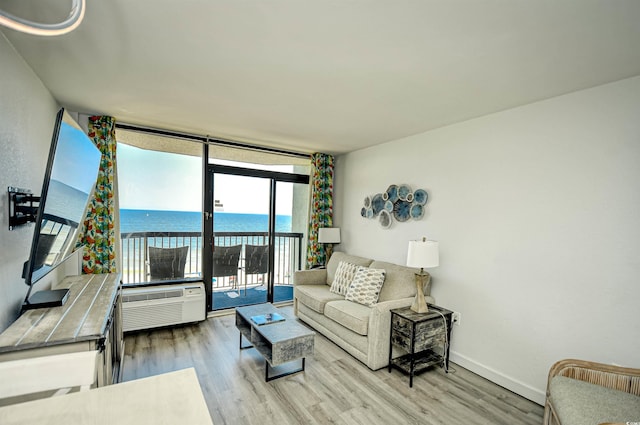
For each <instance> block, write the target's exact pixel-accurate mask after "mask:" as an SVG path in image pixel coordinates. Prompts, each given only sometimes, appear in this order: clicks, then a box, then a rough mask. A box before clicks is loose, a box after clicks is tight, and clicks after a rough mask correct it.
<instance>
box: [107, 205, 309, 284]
mask: <svg viewBox="0 0 640 425" xmlns="http://www.w3.org/2000/svg"><path fill="white" fill-rule="evenodd" d="M268 223H269V218H268V216H267V215H266V214H235V213H226V212H216V213H215V214H214V231H215V232H232V233H241V232H267V230H268ZM201 231H202V213H200V212H184V211H155V210H128V209H121V210H120V232H121V233H123V234H126V233H133V232H167V233H168V232H197V233H200V232H201ZM276 232H283V233H288V232H291V216H285V215H279V216H277V217H276ZM147 243H148V245H149V246H161V247H165V248H168V247H175V246H184V245H188V246H189V247H190V250H189V256H188V259H187V264H186V268H185V276H187V277H194V276H201V272H202V271H201V266H202V264H201V255H202V238H201V237H200V235H198V237H187V238H183V237H179V238H177V237H175V238H162V237H159V238H149V240H148V241H147ZM216 243H217V242H216ZM264 243H265V238H264V237H258V236H253V237H247V236H244V237H233V238H221V239H220V244H221V245H235V244H254V245H261V244H264ZM144 246H145V245H143V244H142V239H140V238H137V237H136V238H125V239H123V240H122V256H123V276H122V278H123V282H124V283H139V282H144V281H146V279H147V277H148V276H147V275H146V273H147V270H146V266H145V261H144V259H145V258H146V257H145V255H144V254H145V253H144V248H143V247H144ZM291 250H292V246H291V245H290V238H283V239H282V240H281V239H280V238H276V244H275V257H276V262H275V264H276V268H277V270H276V274H277V275H278V276H279V279H280V280H283V279H285V280H286V279H289V278H290V276H291V275H292V272H291V271H290V270H289V267H290V266H289V265H288V264H290V259H291V258H294V257H297V255H296V254H295V253H294V252H292V251H291ZM292 256H294V257H292ZM285 264H286V265H285ZM283 281H284V280H283ZM227 284H228V282H227Z"/></svg>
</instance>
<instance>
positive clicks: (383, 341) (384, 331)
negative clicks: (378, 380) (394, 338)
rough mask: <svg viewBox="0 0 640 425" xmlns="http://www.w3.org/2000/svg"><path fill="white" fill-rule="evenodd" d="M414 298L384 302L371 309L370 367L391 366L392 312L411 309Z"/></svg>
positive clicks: (374, 368)
mask: <svg viewBox="0 0 640 425" xmlns="http://www.w3.org/2000/svg"><path fill="white" fill-rule="evenodd" d="M413 299H414V297H411V298H400V299H397V300H389V301H383V302H380V303H378V304H376V305H374V306H373V307H372V308H371V316H369V331H368V339H369V365H368V366H369V367H370V368H371V369H373V370H376V369H380V368H382V367H385V366H387V365H388V364H389V338H390V336H391V310H393V309H394V308H403V307H409V306H410V305H411V303H413Z"/></svg>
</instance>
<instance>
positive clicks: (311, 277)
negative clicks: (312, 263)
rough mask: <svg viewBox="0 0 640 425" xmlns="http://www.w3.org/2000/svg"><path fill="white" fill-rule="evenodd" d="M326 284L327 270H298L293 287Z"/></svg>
mask: <svg viewBox="0 0 640 425" xmlns="http://www.w3.org/2000/svg"><path fill="white" fill-rule="evenodd" d="M326 283H327V269H311V270H298V271H296V272H295V273H294V274H293V286H296V285H325V284H326Z"/></svg>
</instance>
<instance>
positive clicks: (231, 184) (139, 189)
mask: <svg viewBox="0 0 640 425" xmlns="http://www.w3.org/2000/svg"><path fill="white" fill-rule="evenodd" d="M117 156H118V186H119V192H120V198H119V200H120V208H122V209H140V210H168V211H202V190H203V188H202V171H201V169H202V160H201V158H200V157H194V156H188V155H178V154H173V153H166V152H155V151H150V150H145V149H139V148H136V147H132V146H129V145H126V144H123V143H119V144H118V151H117ZM216 163H224V164H225V165H234V166H241V167H246V168H251V167H253V168H258V167H257V166H255V165H252V164H241V163H237V162H229V161H224V162H223V161H216ZM281 171H289V172H290V171H291V167H288V168H287V169H283V170H281ZM214 190H215V193H214V197H215V199H218V200H220V201H221V202H222V204H223V205H224V212H231V213H246V214H267V213H268V210H269V181H268V180H267V179H259V178H252V177H242V176H229V175H220V174H217V175H216V176H215V189H214ZM276 192H277V196H278V205H277V208H276V214H283V215H291V206H292V193H293V185H292V184H288V183H278V186H277V188H276Z"/></svg>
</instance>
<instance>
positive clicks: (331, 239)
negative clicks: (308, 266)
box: [318, 227, 340, 264]
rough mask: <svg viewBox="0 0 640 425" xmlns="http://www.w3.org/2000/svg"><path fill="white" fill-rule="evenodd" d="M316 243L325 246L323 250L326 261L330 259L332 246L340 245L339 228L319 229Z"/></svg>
mask: <svg viewBox="0 0 640 425" xmlns="http://www.w3.org/2000/svg"><path fill="white" fill-rule="evenodd" d="M318 243H321V244H325V245H327V246H326V248H325V250H326V252H327V260H326V262H325V264H326V263H328V262H329V258H331V253H332V251H333V244H337V243H340V228H339V227H321V228H320V229H318Z"/></svg>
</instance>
